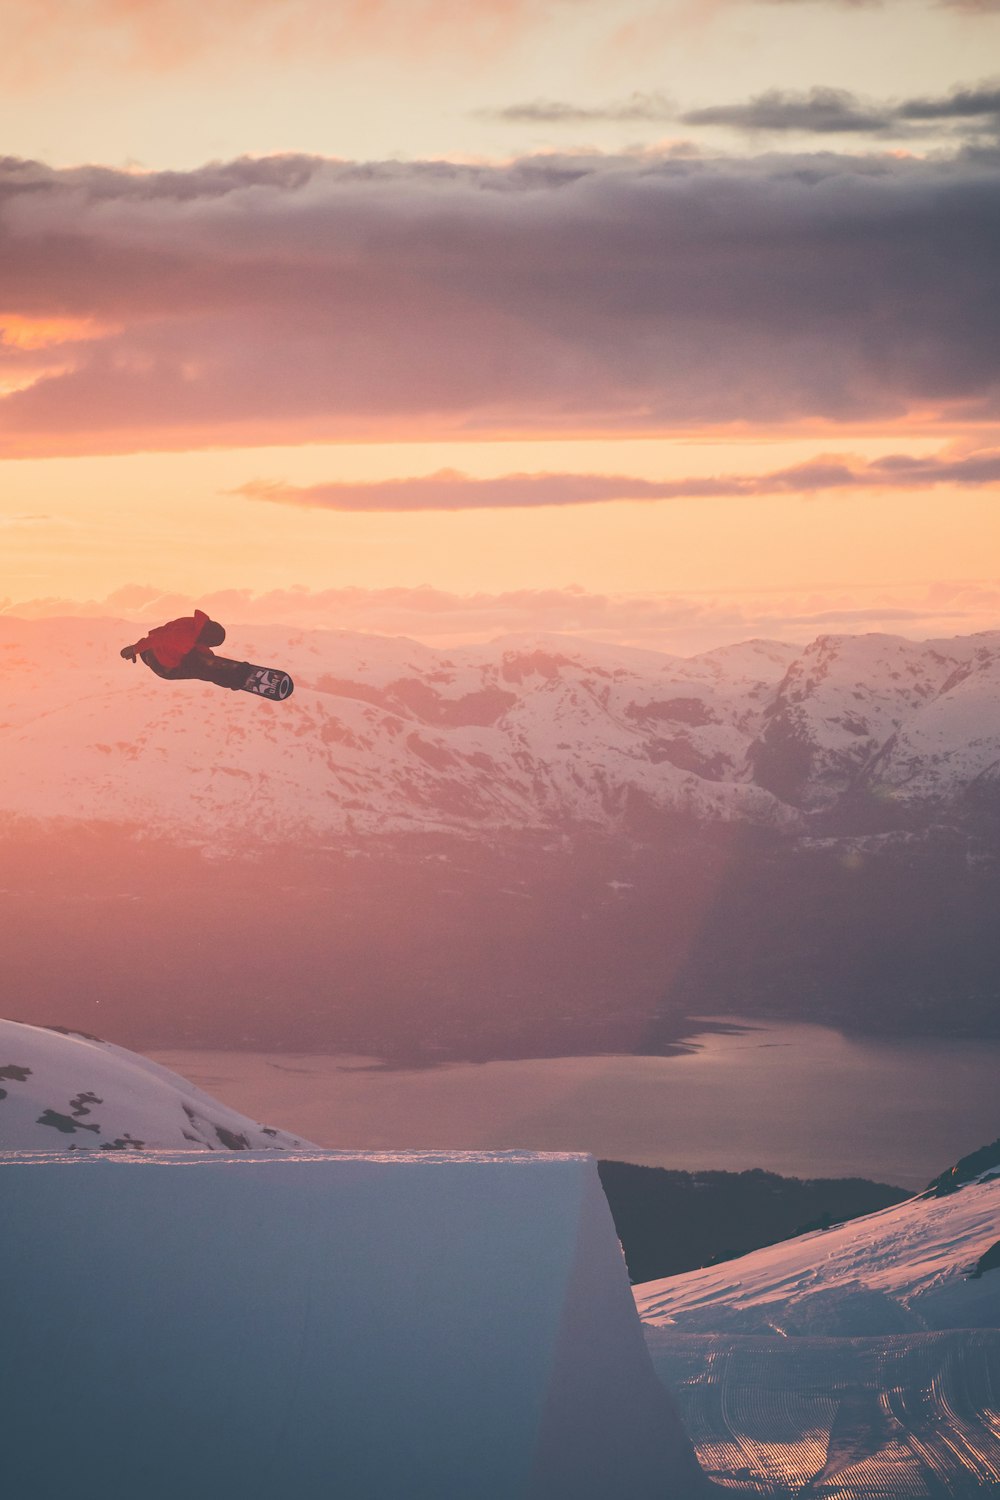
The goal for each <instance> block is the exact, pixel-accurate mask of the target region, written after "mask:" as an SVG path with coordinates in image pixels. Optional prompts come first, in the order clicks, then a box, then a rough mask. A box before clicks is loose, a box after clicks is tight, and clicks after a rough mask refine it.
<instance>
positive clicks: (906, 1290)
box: [636, 1170, 1000, 1338]
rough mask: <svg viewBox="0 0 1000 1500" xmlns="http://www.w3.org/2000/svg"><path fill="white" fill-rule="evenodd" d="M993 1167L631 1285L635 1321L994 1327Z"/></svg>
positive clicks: (749, 1329) (693, 1326)
mask: <svg viewBox="0 0 1000 1500" xmlns="http://www.w3.org/2000/svg"><path fill="white" fill-rule="evenodd" d="M998 1241H1000V1170H994V1171H993V1172H992V1174H990V1173H986V1174H984V1175H983V1176H981V1177H979V1178H977V1179H975V1180H974V1181H973V1182H970V1183H967V1184H965V1185H964V1186H963V1187H962V1188H961V1189H960V1190H959V1191H957V1192H955V1193H952V1194H948V1195H946V1196H945V1197H940V1198H939V1197H926V1196H924V1197H918V1198H911V1199H909V1200H908V1201H907V1202H905V1203H900V1204H897V1205H896V1206H895V1207H893V1208H886V1209H883V1210H882V1211H881V1212H880V1213H877V1214H867V1215H865V1217H863V1218H861V1219H852V1220H850V1221H849V1222H848V1223H846V1224H841V1225H838V1226H835V1227H834V1228H832V1229H826V1230H817V1231H816V1232H814V1233H812V1234H804V1235H800V1236H799V1237H798V1238H796V1239H792V1240H785V1241H783V1242H782V1243H781V1244H778V1245H769V1246H767V1247H766V1248H765V1249H763V1250H755V1251H753V1252H752V1253H751V1254H750V1255H744V1256H742V1257H741V1258H740V1259H739V1260H733V1261H726V1262H724V1263H723V1264H721V1265H717V1266H706V1267H705V1268H704V1269H702V1270H699V1271H688V1272H686V1273H685V1274H684V1275H682V1276H672V1277H668V1278H667V1279H665V1280H663V1281H650V1282H646V1283H645V1285H643V1286H640V1287H637V1288H636V1300H637V1303H638V1306H639V1311H640V1313H641V1315H642V1318H643V1321H644V1322H645V1323H647V1324H650V1325H652V1326H656V1327H667V1326H669V1327H671V1328H674V1329H676V1330H678V1331H683V1332H686V1333H718V1332H730V1333H753V1334H761V1333H763V1334H769V1335H771V1336H774V1335H775V1334H777V1335H778V1336H779V1337H781V1338H789V1337H795V1336H797V1335H810V1334H823V1335H831V1336H832V1335H836V1336H838V1337H844V1338H849V1337H853V1336H855V1335H866V1334H874V1333H878V1334H890V1333H907V1332H920V1331H924V1330H927V1329H944V1328H1000V1276H993V1277H992V1278H991V1276H990V1275H989V1274H984V1275H982V1276H974V1275H972V1273H973V1272H974V1270H975V1268H976V1266H977V1265H978V1262H979V1261H980V1259H981V1258H982V1257H983V1256H984V1255H985V1254H987V1252H988V1251H989V1250H990V1249H991V1248H992V1247H994V1246H995V1245H996V1244H997V1243H998Z"/></svg>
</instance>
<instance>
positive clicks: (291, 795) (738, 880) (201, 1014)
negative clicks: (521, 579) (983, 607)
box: [0, 615, 1000, 1059]
mask: <svg viewBox="0 0 1000 1500" xmlns="http://www.w3.org/2000/svg"><path fill="white" fill-rule="evenodd" d="M137 633H138V628H137V627H136V625H135V624H134V623H128V622H123V621H114V620H84V619H64V620H30V621H29V620H18V619H15V618H13V617H11V616H8V615H5V616H0V672H2V674H3V682H4V697H3V706H2V708H0V757H2V762H3V776H2V778H0V846H2V853H3V868H4V870H5V872H8V873H7V874H5V876H4V886H5V890H4V891H3V893H2V894H0V899H2V900H3V901H5V903H6V911H7V914H8V917H9V919H10V920H9V923H8V927H9V933H10V936H9V938H8V940H7V943H6V947H5V964H6V974H7V980H8V984H9V985H10V986H11V987H12V997H11V999H10V1001H9V1004H8V1009H9V1010H11V1011H13V1012H14V1013H15V1014H21V1015H24V1017H25V1019H27V1020H32V1021H36V1020H37V1021H45V1020H48V1019H51V1018H53V1017H58V1018H60V1019H65V1020H69V1021H70V1022H71V1023H72V1024H75V1025H79V1026H81V1027H82V1028H83V1029H94V1030H99V1031H101V1032H102V1033H103V1034H111V1035H114V1036H115V1037H116V1039H120V1040H123V1041H128V1042H129V1043H131V1044H133V1045H137V1046H151V1045H166V1046H169V1045H176V1044H181V1045H184V1044H188V1043H190V1044H192V1045H219V1046H230V1045H237V1046H257V1045H259V1046H266V1047H281V1046H287V1047H299V1048H302V1049H312V1048H319V1049H326V1050H355V1051H359V1052H365V1053H368V1054H375V1055H384V1056H392V1057H395V1058H397V1059H398V1058H402V1059H426V1058H440V1057H448V1056H463V1057H489V1056H515V1055H520V1056H525V1055H545V1054H551V1053H554V1052H563V1053H566V1052H574V1051H575V1052H592V1051H603V1050H609V1049H610V1050H623V1051H646V1050H660V1049H662V1048H663V1047H666V1046H669V1045H670V1044H671V1043H672V1042H673V1041H674V1040H676V1039H677V1038H678V1037H679V1036H682V1035H684V1034H685V1031H686V1030H688V1029H689V1022H688V1020H687V1017H688V1016H690V1015H691V1014H694V1013H698V1012H701V1013H705V1014H720V1013H730V1014H732V1013H737V1014H747V1015H752V1014H762V1015H777V1016H794V1017H801V1018H812V1019H818V1020H825V1021H829V1022H832V1023H834V1024H837V1025H842V1026H846V1027H854V1028H863V1029H865V1030H874V1031H882V1032H886V1033H890V1034H892V1033H905V1034H911V1033H913V1032H914V1031H918V1032H919V1031H922V1032H930V1033H941V1034H994V1035H995V1034H997V1032H998V1030H1000V1007H998V1005H997V1001H998V999H1000V980H998V975H1000V924H998V923H997V922H996V911H997V910H998V907H1000V860H998V857H997V855H998V835H1000V631H997V632H989V633H987V634H982V635H976V636H967V637H956V638H954V639H951V640H937V641H928V642H914V641H909V640H905V639H903V638H901V637H895V636H886V635H870V636H821V637H820V638H818V639H817V640H816V641H814V642H813V643H812V644H811V645H809V646H807V647H805V648H800V647H797V646H791V645H787V644H781V643H778V642H771V641H750V642H746V643H743V644H741V645H736V646H730V647H725V648H722V649H719V650H715V651H710V652H707V653H705V654H703V655H701V656H696V657H692V658H679V657H671V656H665V655H661V654H658V653H655V652H650V651H640V650H630V649H627V648H623V647H616V646H602V645H595V644H592V643H590V642H584V641H580V640H576V639H571V638H567V637H559V636H544V637H530V638H529V637H507V638H504V639H501V640H498V641H494V642H491V643H490V644H488V645H481V646H474V647H466V648H463V649H460V650H457V649H456V650H449V651H445V650H433V649H431V648H429V647H425V646H422V645H419V644H417V643H416V642H413V641H409V640H405V639H390V638H385V637H378V636H361V635H356V634H348V633H342V632H335V631H333V632H331V631H311V632H302V631H290V630H287V629H279V628H268V629H266V630H260V629H257V628H254V629H250V628H247V629H243V628H240V627H231V629H230V640H229V641H228V642H227V647H226V649H227V650H231V651H232V653H233V654H234V655H235V654H237V653H238V654H239V655H240V656H241V657H243V656H245V657H246V658H247V659H248V660H250V661H254V662H257V663H261V664H264V665H273V666H279V667H283V668H285V669H287V670H288V671H289V672H290V673H291V674H292V676H293V677H294V679H295V682H296V690H295V694H294V696H293V697H292V698H291V699H289V700H288V701H287V702H286V703H281V704H270V703H267V702H263V701H258V700H255V699H253V698H250V697H248V696H246V695H244V694H236V693H228V692H225V691H224V690H220V689H217V688H214V687H211V686H208V685H206V684H203V683H199V682H182V683H167V682H162V681H160V680H159V679H157V678H155V677H154V676H153V675H152V674H151V673H150V672H148V671H147V670H146V668H145V667H143V666H142V665H137V666H130V665H128V664H127V663H125V662H123V661H122V660H121V659H120V657H119V655H118V650H119V648H120V646H121V644H122V643H123V642H125V641H128V640H130V639H132V638H134V636H135V635H136V634H137ZM137 974H141V976H142V982H141V984H140V985H138V987H137V985H136V975H137ZM67 1006H68V1007H69V1009H68V1010H67Z"/></svg>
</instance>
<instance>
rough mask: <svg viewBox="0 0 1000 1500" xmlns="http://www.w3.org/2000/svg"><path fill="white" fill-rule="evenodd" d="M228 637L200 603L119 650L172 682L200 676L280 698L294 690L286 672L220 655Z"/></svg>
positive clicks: (221, 683) (203, 678) (226, 686)
mask: <svg viewBox="0 0 1000 1500" xmlns="http://www.w3.org/2000/svg"><path fill="white" fill-rule="evenodd" d="M225 639H226V631H225V626H223V625H220V624H219V622H218V621H217V620H211V619H209V617H208V615H207V614H206V613H205V611H204V610H203V609H196V610H195V612H194V614H193V615H183V616H182V617H181V618H180V619H177V620H168V621H167V623H166V624H165V625H157V626H155V627H154V629H152V630H151V631H149V633H148V634H147V635H144V636H143V638H142V640H141V641H136V642H135V644H134V645H132V646H123V647H122V650H121V655H122V657H123V658H124V659H125V661H130V662H132V663H133V665H134V664H135V662H136V660H137V659H139V660H141V661H142V662H143V663H144V665H145V666H147V667H148V668H149V670H150V671H151V672H155V673H156V675H157V677H164V678H166V679H167V680H168V681H170V682H176V681H180V680H183V679H186V678H196V679H197V680H198V681H200V682H213V683H215V685H216V686H217V687H223V688H231V689H232V690H233V692H245V693H256V694H257V696H258V697H261V698H276V699H279V700H280V699H284V698H287V697H288V696H289V695H290V694H291V692H292V686H293V684H292V679H291V678H290V677H289V675H288V673H287V672H281V671H278V670H276V669H275V668H272V667H255V666H253V665H252V664H251V663H250V662H248V661H230V660H229V658H228V657H225V656H216V654H215V652H214V651H213V650H212V647H213V646H221V645H222V642H223V641H224V640H225Z"/></svg>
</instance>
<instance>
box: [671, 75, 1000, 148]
mask: <svg viewBox="0 0 1000 1500" xmlns="http://www.w3.org/2000/svg"><path fill="white" fill-rule="evenodd" d="M679 119H680V120H681V122H682V123H683V124H685V125H695V126H701V125H726V126H730V127H734V128H736V129H738V130H746V131H775V132H783V131H797V132H807V133H813V134H817V135H839V134H851V133H857V134H869V135H871V134H875V135H891V136H894V137H897V138H900V137H902V138H905V137H907V136H913V135H919V134H927V133H928V131H932V132H933V131H934V130H935V129H936V128H938V127H940V125H941V123H942V122H944V123H952V122H958V123H960V124H962V125H963V126H965V127H966V129H967V130H968V129H971V130H973V131H979V132H981V131H982V130H984V129H986V130H996V129H997V128H998V127H1000V87H996V86H993V85H987V84H983V85H981V86H980V87H979V88H956V89H954V90H953V91H952V92H951V93H950V94H946V95H941V96H938V97H936V98H934V97H932V98H922V99H921V98H918V99H905V100H903V101H902V102H900V101H895V102H886V103H881V104H879V103H874V102H872V101H871V100H863V99H860V98H859V97H858V95H856V94H852V93H850V92H849V91H848V90H846V89H832V88H814V89H810V90H808V91H807V92H804V93H795V92H787V91H786V92H783V91H781V90H778V89H771V90H769V91H768V92H766V93H763V94H758V95H757V96H756V97H755V98H753V99H750V100H749V101H747V102H746V103H743V104H719V105H711V106H709V107H707V108H705V109H692V110H688V111H686V112H685V113H684V114H682V115H680V116H679Z"/></svg>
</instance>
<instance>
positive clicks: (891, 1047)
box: [150, 1018, 1000, 1188]
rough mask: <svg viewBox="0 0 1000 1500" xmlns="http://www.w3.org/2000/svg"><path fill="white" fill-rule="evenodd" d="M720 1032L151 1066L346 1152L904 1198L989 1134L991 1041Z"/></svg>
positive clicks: (996, 1120) (254, 1056) (999, 1059)
mask: <svg viewBox="0 0 1000 1500" xmlns="http://www.w3.org/2000/svg"><path fill="white" fill-rule="evenodd" d="M730 1020H733V1018H730ZM733 1024H734V1025H735V1027H736V1028H737V1029H734V1030H731V1031H725V1030H723V1031H713V1030H706V1031H705V1032H704V1033H700V1034H698V1035H697V1036H695V1037H694V1038H693V1041H694V1048H693V1050H692V1051H691V1052H690V1053H688V1054H686V1055H680V1056H674V1057H618V1056H616V1057H563V1058H541V1059H536V1060H528V1061H515V1062H492V1063H450V1064H445V1065H443V1066H441V1067H435V1068H424V1069H419V1070H416V1069H415V1070H398V1071H397V1070H389V1069H385V1068H382V1067H380V1066H378V1065H377V1064H373V1062H372V1060H371V1059H365V1058H356V1057H346V1056H331V1055H313V1054H297V1053H291V1054H290V1053H270V1054H264V1053H255V1052H215V1051H212V1052H209V1051H169V1052H163V1051H158V1052H156V1053H155V1054H150V1055H151V1056H155V1058H156V1061H158V1062H161V1063H163V1064H164V1065H165V1066H167V1067H170V1068H173V1069H174V1070H175V1071H176V1072H178V1073H181V1074H183V1075H184V1076H185V1077H187V1078H190V1079H191V1080H192V1082H194V1083H197V1084H198V1085H199V1086H200V1087H201V1088H204V1089H206V1090H207V1091H208V1092H209V1093H211V1094H214V1095H216V1097H217V1098H219V1099H222V1100H224V1101H225V1103H227V1104H229V1105H232V1106H233V1107H234V1108H235V1109H238V1110H241V1111H242V1112H243V1113H244V1114H248V1115H251V1116H253V1117H254V1118H255V1119H259V1120H263V1121H265V1122H266V1123H268V1124H272V1125H277V1126H280V1127H281V1128H283V1129H285V1130H290V1131H293V1132H295V1133H298V1134H300V1135H303V1136H306V1137H308V1139H310V1140H311V1141H314V1142H316V1143H317V1144H319V1145H323V1146H336V1147H342V1148H344V1149H350V1150H384V1149H391V1148H396V1149H411V1148H416V1149H419V1148H424V1149H435V1150H460V1149H469V1150H474V1149H483V1148H494V1149H497V1148H511V1147H527V1148H530V1149H532V1150H544V1151H592V1152H593V1153H594V1154H595V1155H596V1156H602V1157H611V1158H614V1159H617V1160H619V1161H632V1162H640V1163H643V1164H646V1165H649V1166H662V1167H677V1168H685V1169H688V1170H695V1169H716V1170H726V1171H742V1170H744V1169H745V1168H748V1167H764V1168H766V1169H768V1170H769V1171H774V1172H781V1173H782V1174H785V1175H787V1176H793V1177H845V1176H858V1177H871V1178H874V1179H876V1180H878V1181H882V1182H891V1183H896V1184H898V1185H899V1186H901V1187H905V1188H919V1187H923V1186H924V1185H925V1184H926V1183H927V1182H928V1181H929V1179H930V1178H931V1177H933V1176H935V1175H936V1174H937V1173H938V1172H940V1171H942V1170H943V1169H944V1168H945V1167H947V1166H950V1165H951V1163H952V1162H953V1161H954V1160H955V1159H956V1158H957V1157H959V1156H963V1155H965V1154H966V1153H967V1152H969V1151H973V1150H975V1149H977V1148H978V1147H979V1146H982V1145H985V1144H986V1143H987V1142H989V1141H993V1140H995V1139H996V1138H997V1137H998V1136H1000V1093H998V1089H997V1079H998V1076H1000V1042H995V1041H989V1042H987V1041H941V1040H938V1039H933V1038H920V1039H918V1040H914V1041H887V1040H871V1039H869V1038H865V1039H859V1038H851V1037H845V1036H842V1035H841V1034H840V1033H839V1032H837V1031H832V1030H830V1029H829V1028H827V1027H824V1026H813V1025H807V1024H784V1023H781V1024H768V1023H758V1022H738V1021H734V1023H733Z"/></svg>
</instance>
